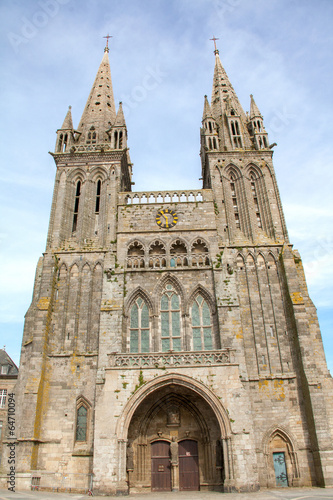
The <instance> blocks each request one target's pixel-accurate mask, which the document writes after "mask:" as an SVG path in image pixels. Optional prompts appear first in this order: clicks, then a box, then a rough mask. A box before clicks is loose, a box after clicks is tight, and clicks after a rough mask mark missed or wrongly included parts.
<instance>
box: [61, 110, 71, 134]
mask: <svg viewBox="0 0 333 500" xmlns="http://www.w3.org/2000/svg"><path fill="white" fill-rule="evenodd" d="M71 109H72V106H68V111H67V114H66V116H65V119H64V123H63V124H62V127H61V130H73V128H74V127H73V120H72V111H71Z"/></svg>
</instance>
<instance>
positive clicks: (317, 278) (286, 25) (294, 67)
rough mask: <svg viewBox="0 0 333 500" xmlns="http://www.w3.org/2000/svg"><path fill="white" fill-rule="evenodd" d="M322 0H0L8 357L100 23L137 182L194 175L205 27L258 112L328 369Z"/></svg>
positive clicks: (329, 11) (332, 201)
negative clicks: (60, 132)
mask: <svg viewBox="0 0 333 500" xmlns="http://www.w3.org/2000/svg"><path fill="white" fill-rule="evenodd" d="M332 26H333V2H332V1H331V0H316V1H313V0H301V1H299V0H120V1H119V0H117V1H115V0H99V1H97V0H95V1H94V0H37V1H35V0H7V1H6V2H1V3H0V44H1V53H0V62H1V69H2V79H1V80H0V95H1V99H0V107H1V109H0V113H1V120H0V141H1V142H0V144H1V156H0V158H1V161H0V213H1V218H0V283H1V286H0V347H1V348H2V347H3V345H6V351H7V352H8V354H9V355H10V356H11V357H12V358H13V360H14V361H15V362H16V363H18V362H19V355H20V345H21V339H22V332H23V322H24V315H25V313H26V311H27V309H28V307H29V305H30V302H31V297H32V290H33V282H34V275H35V269H36V265H37V261H38V258H39V257H40V256H41V255H42V253H43V251H44V249H45V242H46V235H47V229H48V222H49V215H50V206H51V201H52V193H53V184H54V176H55V165H54V161H53V159H52V157H51V155H49V154H48V152H49V151H54V147H55V139H56V134H55V132H56V130H57V129H58V128H60V127H61V125H62V123H63V120H64V117H65V115H66V112H67V109H68V106H69V105H71V106H72V114H73V121H74V127H77V126H78V123H79V120H80V117H81V114H82V112H83V109H84V105H85V103H86V100H87V98H88V95H89V92H90V89H91V87H92V84H93V81H94V78H95V75H96V72H97V69H98V67H99V64H100V61H101V59H102V56H103V50H104V46H105V39H103V36H105V35H107V34H110V35H112V37H113V38H111V39H110V53H109V56H110V64H111V73H112V81H113V90H114V95H115V101H116V105H117V107H118V102H119V101H122V102H123V107H124V112H125V118H126V122H127V129H128V145H129V147H130V154H131V160H132V162H133V163H134V167H133V169H134V178H133V180H134V182H135V186H133V190H134V191H141V190H146V189H149V190H159V189H169V188H172V189H192V188H200V187H201V182H200V181H199V178H200V177H201V171H200V169H201V166H200V158H199V131H200V125H201V118H202V111H203V102H204V95H205V94H207V95H208V97H209V99H210V95H211V91H212V81H213V69H214V45H213V42H212V41H211V40H210V39H211V38H212V37H213V36H215V37H216V38H219V40H218V41H217V44H218V48H219V51H220V57H221V60H222V64H223V66H224V68H225V70H226V71H227V74H228V76H229V79H230V81H231V83H232V84H233V87H234V89H235V91H236V93H237V95H238V97H239V99H240V102H241V104H242V106H243V108H244V110H245V111H248V110H249V107H250V97H249V95H250V94H253V95H254V98H255V100H256V103H257V105H258V107H259V109H260V111H261V113H262V114H263V116H264V124H265V127H266V130H267V131H268V134H269V141H270V143H273V142H276V143H277V146H276V147H275V148H274V158H273V160H274V166H275V171H276V176H277V181H278V186H279V189H280V195H281V199H282V204H283V208H284V213H285V217H286V222H287V227H288V231H289V237H290V240H291V242H292V243H293V245H294V248H296V249H298V250H299V252H300V254H301V257H302V260H303V264H304V267H305V272H306V278H307V284H308V288H309V292H310V296H311V298H312V300H313V301H314V304H315V305H316V307H317V311H318V316H319V321H320V325H321V330H322V335H323V341H324V347H325V351H326V357H327V361H328V366H329V368H330V370H331V372H332V373H333V371H332V370H333V332H332V327H333V298H332V297H333V293H332V292H333V266H332V261H333V237H332V228H333V220H332V219H333V196H332V187H333V182H332V177H333V174H332V172H333V164H332V163H333V161H332V131H331V127H329V126H328V125H329V124H330V123H331V119H332V114H333V109H332V108H333V105H332V102H333V99H332V97H333V95H332V94H333V85H332V78H333V61H332V53H333V29H332Z"/></svg>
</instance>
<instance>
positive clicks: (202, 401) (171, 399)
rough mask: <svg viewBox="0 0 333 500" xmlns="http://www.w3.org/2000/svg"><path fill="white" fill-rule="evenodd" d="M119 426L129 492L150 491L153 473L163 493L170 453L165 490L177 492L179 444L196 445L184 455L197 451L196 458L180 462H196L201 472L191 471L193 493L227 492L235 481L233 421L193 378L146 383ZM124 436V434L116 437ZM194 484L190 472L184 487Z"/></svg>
mask: <svg viewBox="0 0 333 500" xmlns="http://www.w3.org/2000/svg"><path fill="white" fill-rule="evenodd" d="M118 425H119V431H122V433H123V438H124V439H120V443H125V442H127V464H126V468H125V471H126V475H127V481H128V484H129V487H130V489H131V491H145V490H146V491H150V490H151V488H152V470H153V471H154V472H153V474H154V490H155V491H156V490H158V489H159V487H158V473H159V472H160V476H161V487H160V488H161V491H162V490H164V491H165V489H166V481H168V480H167V479H166V477H167V475H168V471H167V465H166V464H167V463H168V460H166V458H167V455H166V454H167V453H169V463H170V469H171V470H170V476H171V481H170V486H169V488H168V487H167V489H170V490H171V489H173V490H178V489H179V477H180V476H179V457H178V446H179V443H185V442H187V443H192V444H193V446H190V447H189V450H188V451H187V452H186V453H188V454H189V456H190V455H191V453H192V451H191V450H192V449H193V450H197V451H196V456H194V453H193V457H192V460H191V457H189V460H188V461H185V462H184V459H183V458H182V460H183V462H182V464H183V463H185V464H187V463H192V467H193V464H195V463H196V461H197V465H198V467H197V469H198V470H197V472H195V470H194V469H195V467H194V469H193V478H192V482H193V489H198V488H199V487H201V488H202V487H204V488H205V489H211V490H223V485H224V484H229V483H230V480H232V479H233V478H232V473H231V471H232V469H233V468H232V466H231V467H230V466H229V465H231V464H230V461H231V458H230V457H231V450H230V423H229V419H228V417H227V413H226V411H225V409H224V408H223V406H222V404H221V403H220V401H219V400H218V399H217V398H216V396H215V395H214V394H213V393H211V391H209V389H207V388H206V387H205V386H204V385H203V384H201V383H200V382H197V381H195V380H194V379H191V378H190V377H187V376H182V375H178V374H170V375H166V376H162V377H157V378H156V379H154V380H153V381H151V382H149V383H147V384H145V386H143V387H141V388H140V389H139V390H138V391H137V392H136V393H135V394H134V395H133V397H132V398H131V399H130V401H129V402H128V404H127V406H126V408H125V410H124V413H123V415H122V418H121V421H119V423H118ZM120 435H121V432H119V433H118V438H119V437H120ZM154 443H155V444H154ZM194 443H195V444H194ZM159 447H160V449H161V450H162V451H163V453H162V451H161V455H160V456H161V460H160V463H157V462H156V458H157V457H158V456H159V455H158V453H157V455H156V450H158V449H159ZM181 449H182V448H181ZM168 450H169V451H168ZM175 450H176V451H175ZM120 452H121V449H120ZM162 455H163V456H162ZM159 468H160V470H159ZM195 473H197V478H195V477H194V474H195ZM184 484H185V483H184ZM191 484H192V483H191V478H190V479H189V477H188V474H187V482H186V489H188V488H190V489H191ZM181 488H182V478H181ZM184 488H185V487H184Z"/></svg>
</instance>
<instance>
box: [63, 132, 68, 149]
mask: <svg viewBox="0 0 333 500" xmlns="http://www.w3.org/2000/svg"><path fill="white" fill-rule="evenodd" d="M67 141H68V135H67V134H65V136H64V143H63V145H62V152H63V153H64V152H65V151H66V148H67Z"/></svg>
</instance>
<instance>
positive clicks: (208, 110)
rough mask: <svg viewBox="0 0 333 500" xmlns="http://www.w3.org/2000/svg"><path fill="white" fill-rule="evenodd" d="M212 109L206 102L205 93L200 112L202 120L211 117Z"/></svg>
mask: <svg viewBox="0 0 333 500" xmlns="http://www.w3.org/2000/svg"><path fill="white" fill-rule="evenodd" d="M212 117H213V115H212V110H211V107H210V104H209V102H208V99H207V96H206V95H205V102H204V109H203V114H202V121H204V120H205V119H206V118H212Z"/></svg>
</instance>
